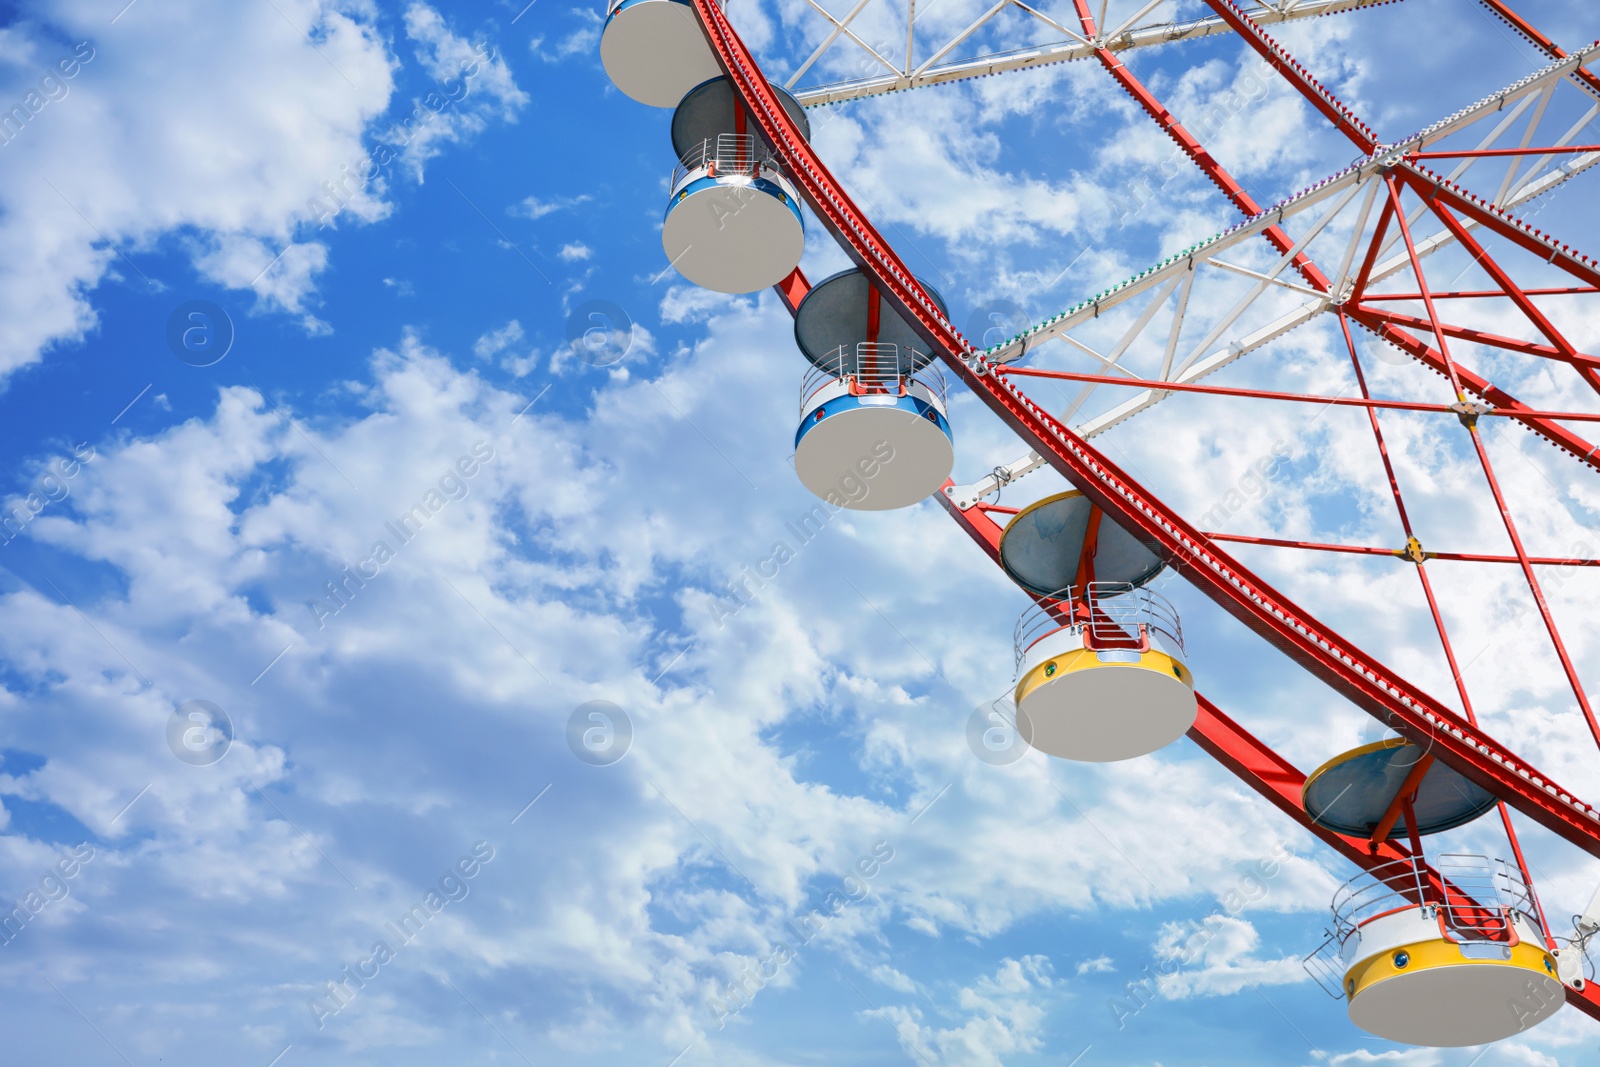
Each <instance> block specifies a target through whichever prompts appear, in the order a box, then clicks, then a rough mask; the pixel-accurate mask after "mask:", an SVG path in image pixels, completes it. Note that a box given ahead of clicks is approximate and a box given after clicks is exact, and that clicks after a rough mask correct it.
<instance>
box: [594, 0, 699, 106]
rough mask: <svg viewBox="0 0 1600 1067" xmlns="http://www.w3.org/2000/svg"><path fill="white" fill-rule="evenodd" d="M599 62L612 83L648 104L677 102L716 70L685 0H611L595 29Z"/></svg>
mask: <svg viewBox="0 0 1600 1067" xmlns="http://www.w3.org/2000/svg"><path fill="white" fill-rule="evenodd" d="M600 63H601V65H602V66H604V67H605V68H606V74H607V75H608V76H609V77H610V78H611V82H612V84H613V85H615V86H616V87H617V88H618V89H620V90H622V92H623V93H624V94H626V95H627V96H629V97H631V98H632V99H634V100H637V101H638V102H639V103H641V104H649V105H650V106H651V107H676V106H677V105H678V101H680V100H682V99H683V94H685V93H687V92H688V91H689V90H690V89H693V88H694V87H695V86H696V85H699V84H700V83H701V82H703V81H705V80H706V79H707V78H715V77H716V76H717V75H718V74H720V73H721V69H720V68H719V67H718V66H717V59H716V56H715V55H713V54H712V51H711V45H710V43H709V42H708V41H707V40H706V35H705V31H704V30H702V29H701V28H700V21H699V20H698V19H696V18H695V15H694V9H693V8H692V7H690V5H689V4H688V3H687V0H613V2H612V4H611V6H610V9H609V10H608V11H607V12H606V22H605V27H604V28H603V29H602V30H601V31H600Z"/></svg>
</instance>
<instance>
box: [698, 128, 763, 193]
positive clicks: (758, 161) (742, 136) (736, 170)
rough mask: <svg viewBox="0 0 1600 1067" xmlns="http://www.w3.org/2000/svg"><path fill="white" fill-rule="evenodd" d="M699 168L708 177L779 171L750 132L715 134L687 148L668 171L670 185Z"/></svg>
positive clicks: (754, 176)
mask: <svg viewBox="0 0 1600 1067" xmlns="http://www.w3.org/2000/svg"><path fill="white" fill-rule="evenodd" d="M701 170H704V171H706V172H707V174H706V176H707V177H710V178H719V177H721V178H727V177H741V176H742V177H746V178H760V177H767V176H770V175H773V174H779V173H781V171H780V169H779V167H778V160H777V157H776V156H774V155H773V154H772V150H771V149H770V148H768V147H767V145H766V142H765V141H763V140H762V139H761V138H759V137H757V136H756V135H755V134H751V133H719V134H717V135H716V136H715V137H707V138H706V139H705V140H704V141H701V142H700V143H699V144H697V145H695V146H694V147H693V148H691V149H689V151H687V152H685V153H684V154H683V158H682V159H680V160H679V161H678V166H677V168H676V169H675V170H674V171H673V172H672V188H674V189H675V188H677V187H678V183H679V182H681V181H683V179H685V178H687V177H688V176H689V175H690V174H693V173H694V172H696V171H701Z"/></svg>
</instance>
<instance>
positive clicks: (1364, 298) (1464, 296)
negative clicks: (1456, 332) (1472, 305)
mask: <svg viewBox="0 0 1600 1067" xmlns="http://www.w3.org/2000/svg"><path fill="white" fill-rule="evenodd" d="M1597 292H1600V289H1597V288H1595V287H1594V286H1592V285H1586V286H1579V287H1576V288H1572V287H1568V288H1560V289H1524V290H1522V295H1523V296H1593V295H1594V294H1595V293H1597ZM1428 295H1429V296H1431V297H1433V298H1434V299H1435V300H1499V299H1500V298H1501V297H1503V296H1505V295H1506V294H1505V293H1502V292H1501V291H1500V290H1498V289H1466V290H1457V291H1455V292H1449V293H1429V294H1428ZM1421 299H1422V294H1421V293H1362V294H1361V302H1362V303H1371V302H1372V301H1374V300H1421Z"/></svg>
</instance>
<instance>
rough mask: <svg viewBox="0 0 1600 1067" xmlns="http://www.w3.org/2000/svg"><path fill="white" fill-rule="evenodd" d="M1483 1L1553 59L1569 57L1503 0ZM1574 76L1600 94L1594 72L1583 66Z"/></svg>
mask: <svg viewBox="0 0 1600 1067" xmlns="http://www.w3.org/2000/svg"><path fill="white" fill-rule="evenodd" d="M1481 2H1482V3H1483V6H1484V7H1486V8H1488V9H1489V10H1490V11H1493V12H1494V13H1495V14H1496V15H1499V16H1500V18H1501V19H1502V20H1503V21H1504V22H1505V23H1506V25H1508V26H1510V27H1511V28H1512V29H1514V30H1516V31H1517V32H1518V33H1520V34H1522V36H1523V37H1525V38H1527V39H1528V41H1529V42H1531V43H1532V44H1533V46H1534V47H1535V48H1537V49H1539V50H1540V51H1541V52H1543V53H1544V54H1545V55H1547V56H1549V57H1550V58H1551V59H1566V58H1567V53H1566V52H1564V51H1563V50H1562V49H1561V48H1560V47H1559V46H1557V45H1556V43H1555V42H1554V41H1552V40H1551V39H1550V38H1548V37H1546V36H1545V35H1544V34H1542V33H1540V32H1539V31H1538V30H1536V29H1534V28H1533V25H1532V23H1530V22H1528V20H1527V19H1525V18H1523V17H1522V16H1521V15H1518V14H1517V13H1516V12H1515V11H1512V10H1511V8H1510V7H1509V6H1508V5H1506V4H1504V3H1502V2H1501V0H1481ZM1572 77H1573V78H1575V79H1577V81H1578V82H1579V83H1580V84H1582V85H1583V86H1584V87H1585V88H1587V89H1588V90H1589V91H1590V92H1592V93H1594V94H1595V95H1597V96H1600V78H1596V77H1595V76H1594V75H1593V74H1590V73H1589V72H1588V71H1587V70H1584V69H1583V68H1582V67H1579V68H1578V69H1577V70H1575V71H1573V72H1572Z"/></svg>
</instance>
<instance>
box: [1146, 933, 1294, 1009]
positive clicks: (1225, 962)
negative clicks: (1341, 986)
mask: <svg viewBox="0 0 1600 1067" xmlns="http://www.w3.org/2000/svg"><path fill="white" fill-rule="evenodd" d="M1260 945H1261V935H1260V933H1259V932H1257V930H1256V928H1255V926H1254V925H1252V924H1251V923H1250V921H1249V920H1247V919H1240V918H1235V917H1231V916H1226V915H1210V916H1207V917H1206V919H1205V921H1204V922H1203V923H1201V924H1195V925H1190V924H1179V923H1165V924H1163V925H1162V928H1161V936H1160V937H1159V938H1158V939H1157V940H1156V943H1155V945H1154V946H1153V947H1154V950H1155V955H1156V958H1157V959H1158V960H1160V961H1162V963H1163V964H1167V963H1172V964H1176V965H1177V967H1176V969H1174V970H1172V971H1171V973H1168V970H1167V968H1166V967H1165V966H1162V967H1159V968H1158V969H1157V971H1158V974H1159V975H1160V977H1159V978H1158V982H1157V984H1158V986H1159V988H1160V990H1161V995H1162V996H1165V997H1170V998H1171V999H1173V1000H1183V999H1185V998H1188V997H1196V996H1226V995H1228V994H1230V993H1237V992H1238V991H1239V990H1241V989H1243V988H1245V987H1246V986H1264V985H1286V984H1292V983H1296V982H1305V981H1309V980H1310V977H1309V976H1308V975H1307V974H1306V972H1305V969H1304V968H1303V967H1301V965H1300V957H1299V956H1298V955H1295V956H1287V957H1283V958H1280V959H1270V960H1263V959H1258V958H1257V957H1256V955H1255V953H1256V950H1257V949H1258V948H1259V947H1260Z"/></svg>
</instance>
